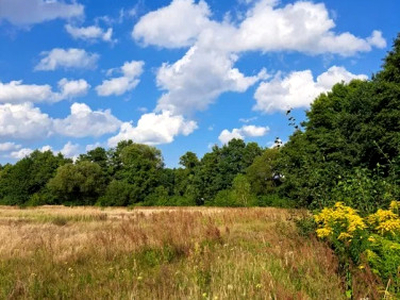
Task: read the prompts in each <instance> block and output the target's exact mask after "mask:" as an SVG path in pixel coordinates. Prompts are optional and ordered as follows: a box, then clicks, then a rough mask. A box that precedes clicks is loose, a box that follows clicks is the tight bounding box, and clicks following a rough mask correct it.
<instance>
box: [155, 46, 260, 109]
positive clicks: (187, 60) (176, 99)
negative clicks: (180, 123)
mask: <svg viewBox="0 0 400 300" xmlns="http://www.w3.org/2000/svg"><path fill="white" fill-rule="evenodd" d="M236 60H237V56H235V55H226V54H225V53H220V52H218V51H203V50H202V49H199V48H197V47H196V46H193V47H192V48H190V50H189V51H188V52H187V53H186V55H185V56H184V57H183V58H182V59H180V60H179V61H177V62H175V63H174V64H172V65H170V64H163V65H162V67H161V68H160V69H159V70H158V72H157V85H158V86H159V87H160V88H161V89H162V90H167V92H166V93H164V94H163V95H162V97H161V98H160V99H159V101H158V105H157V110H168V111H171V112H173V113H174V114H182V113H191V112H193V111H196V110H205V109H206V108H207V107H208V106H209V104H211V103H212V102H213V101H214V100H215V99H216V98H217V97H218V96H219V95H221V94H222V93H224V92H227V91H232V92H244V91H246V90H247V88H248V87H250V86H251V85H253V84H254V83H255V82H257V80H258V79H259V76H250V77H247V76H245V75H244V74H242V73H241V72H240V71H239V70H238V69H237V68H234V67H233V65H234V63H235V61H236ZM262 74H264V73H262Z"/></svg>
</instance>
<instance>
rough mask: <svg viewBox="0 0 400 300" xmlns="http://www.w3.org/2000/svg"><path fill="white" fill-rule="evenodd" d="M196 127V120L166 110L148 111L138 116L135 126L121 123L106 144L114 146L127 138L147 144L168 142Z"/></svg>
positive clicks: (189, 132) (190, 131)
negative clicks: (186, 118) (117, 130)
mask: <svg viewBox="0 0 400 300" xmlns="http://www.w3.org/2000/svg"><path fill="white" fill-rule="evenodd" d="M196 128H197V124H196V122H194V121H188V120H185V119H184V118H183V116H177V115H172V114H171V113H170V112H168V111H163V112H162V113H161V114H156V113H149V114H144V115H142V116H141V117H140V119H139V121H138V122H137V126H136V127H134V126H132V124H131V123H123V124H122V125H121V128H120V132H119V133H118V134H117V135H116V136H113V137H111V138H110V139H109V140H108V145H109V146H110V147H114V146H116V145H117V144H118V142H119V141H122V140H129V139H131V140H133V141H134V142H136V143H143V144H148V145H158V144H168V143H171V142H172V141H173V140H174V137H175V136H176V135H179V134H183V135H185V136H187V135H189V134H191V133H192V132H193V131H194V130H195V129H196Z"/></svg>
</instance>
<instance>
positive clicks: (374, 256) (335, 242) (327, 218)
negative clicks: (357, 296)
mask: <svg viewBox="0 0 400 300" xmlns="http://www.w3.org/2000/svg"><path fill="white" fill-rule="evenodd" d="M399 206H400V202H399V201H392V202H391V203H390V206H389V209H386V210H385V209H378V210H377V211H376V212H375V213H373V214H370V215H367V216H365V217H361V216H360V215H359V214H358V212H357V211H356V210H354V209H353V208H351V207H349V206H346V205H344V204H343V203H342V202H337V203H336V204H335V205H334V206H333V207H332V208H324V209H322V211H321V212H320V213H318V214H316V215H315V216H314V220H315V222H316V223H317V229H316V234H317V236H318V237H319V238H321V239H324V240H326V241H328V242H329V243H330V244H331V246H332V247H333V248H334V250H335V251H336V252H337V254H338V255H339V257H340V259H341V260H342V264H344V265H349V264H355V265H358V268H359V269H365V268H366V267H368V269H370V270H371V271H372V273H373V274H375V275H376V276H378V277H379V278H380V279H381V280H382V287H383V286H385V288H383V289H382V291H384V292H385V293H386V294H385V295H386V297H387V296H388V295H389V294H387V293H389V292H391V293H392V294H391V295H397V296H399V295H400V279H399V272H400V216H399Z"/></svg>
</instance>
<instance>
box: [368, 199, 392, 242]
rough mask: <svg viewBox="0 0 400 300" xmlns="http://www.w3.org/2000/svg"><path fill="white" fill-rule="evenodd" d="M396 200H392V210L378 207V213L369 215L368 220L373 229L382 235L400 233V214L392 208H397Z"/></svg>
mask: <svg viewBox="0 0 400 300" xmlns="http://www.w3.org/2000/svg"><path fill="white" fill-rule="evenodd" d="M395 202H397V201H392V203H391V205H390V210H383V209H378V211H377V212H376V213H374V214H372V215H369V216H368V217H367V221H368V223H369V224H370V225H371V227H372V229H373V230H375V231H377V233H378V234H380V235H385V234H391V235H397V234H400V218H399V215H398V214H396V213H394V212H393V210H392V208H395V205H397V203H395Z"/></svg>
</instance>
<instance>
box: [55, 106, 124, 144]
mask: <svg viewBox="0 0 400 300" xmlns="http://www.w3.org/2000/svg"><path fill="white" fill-rule="evenodd" d="M120 125H121V121H119V120H118V119H117V118H116V117H114V116H113V115H112V114H111V111H110V110H108V109H107V110H105V111H101V110H97V111H93V110H91V109H90V107H89V106H87V105H86V104H84V103H74V104H72V105H71V114H70V115H69V116H68V117H66V118H65V119H55V120H54V131H55V132H56V133H58V134H61V135H64V136H70V137H78V138H80V137H87V136H95V137H98V136H102V135H104V134H107V133H112V132H115V131H117V130H118V128H119V127H120Z"/></svg>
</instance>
